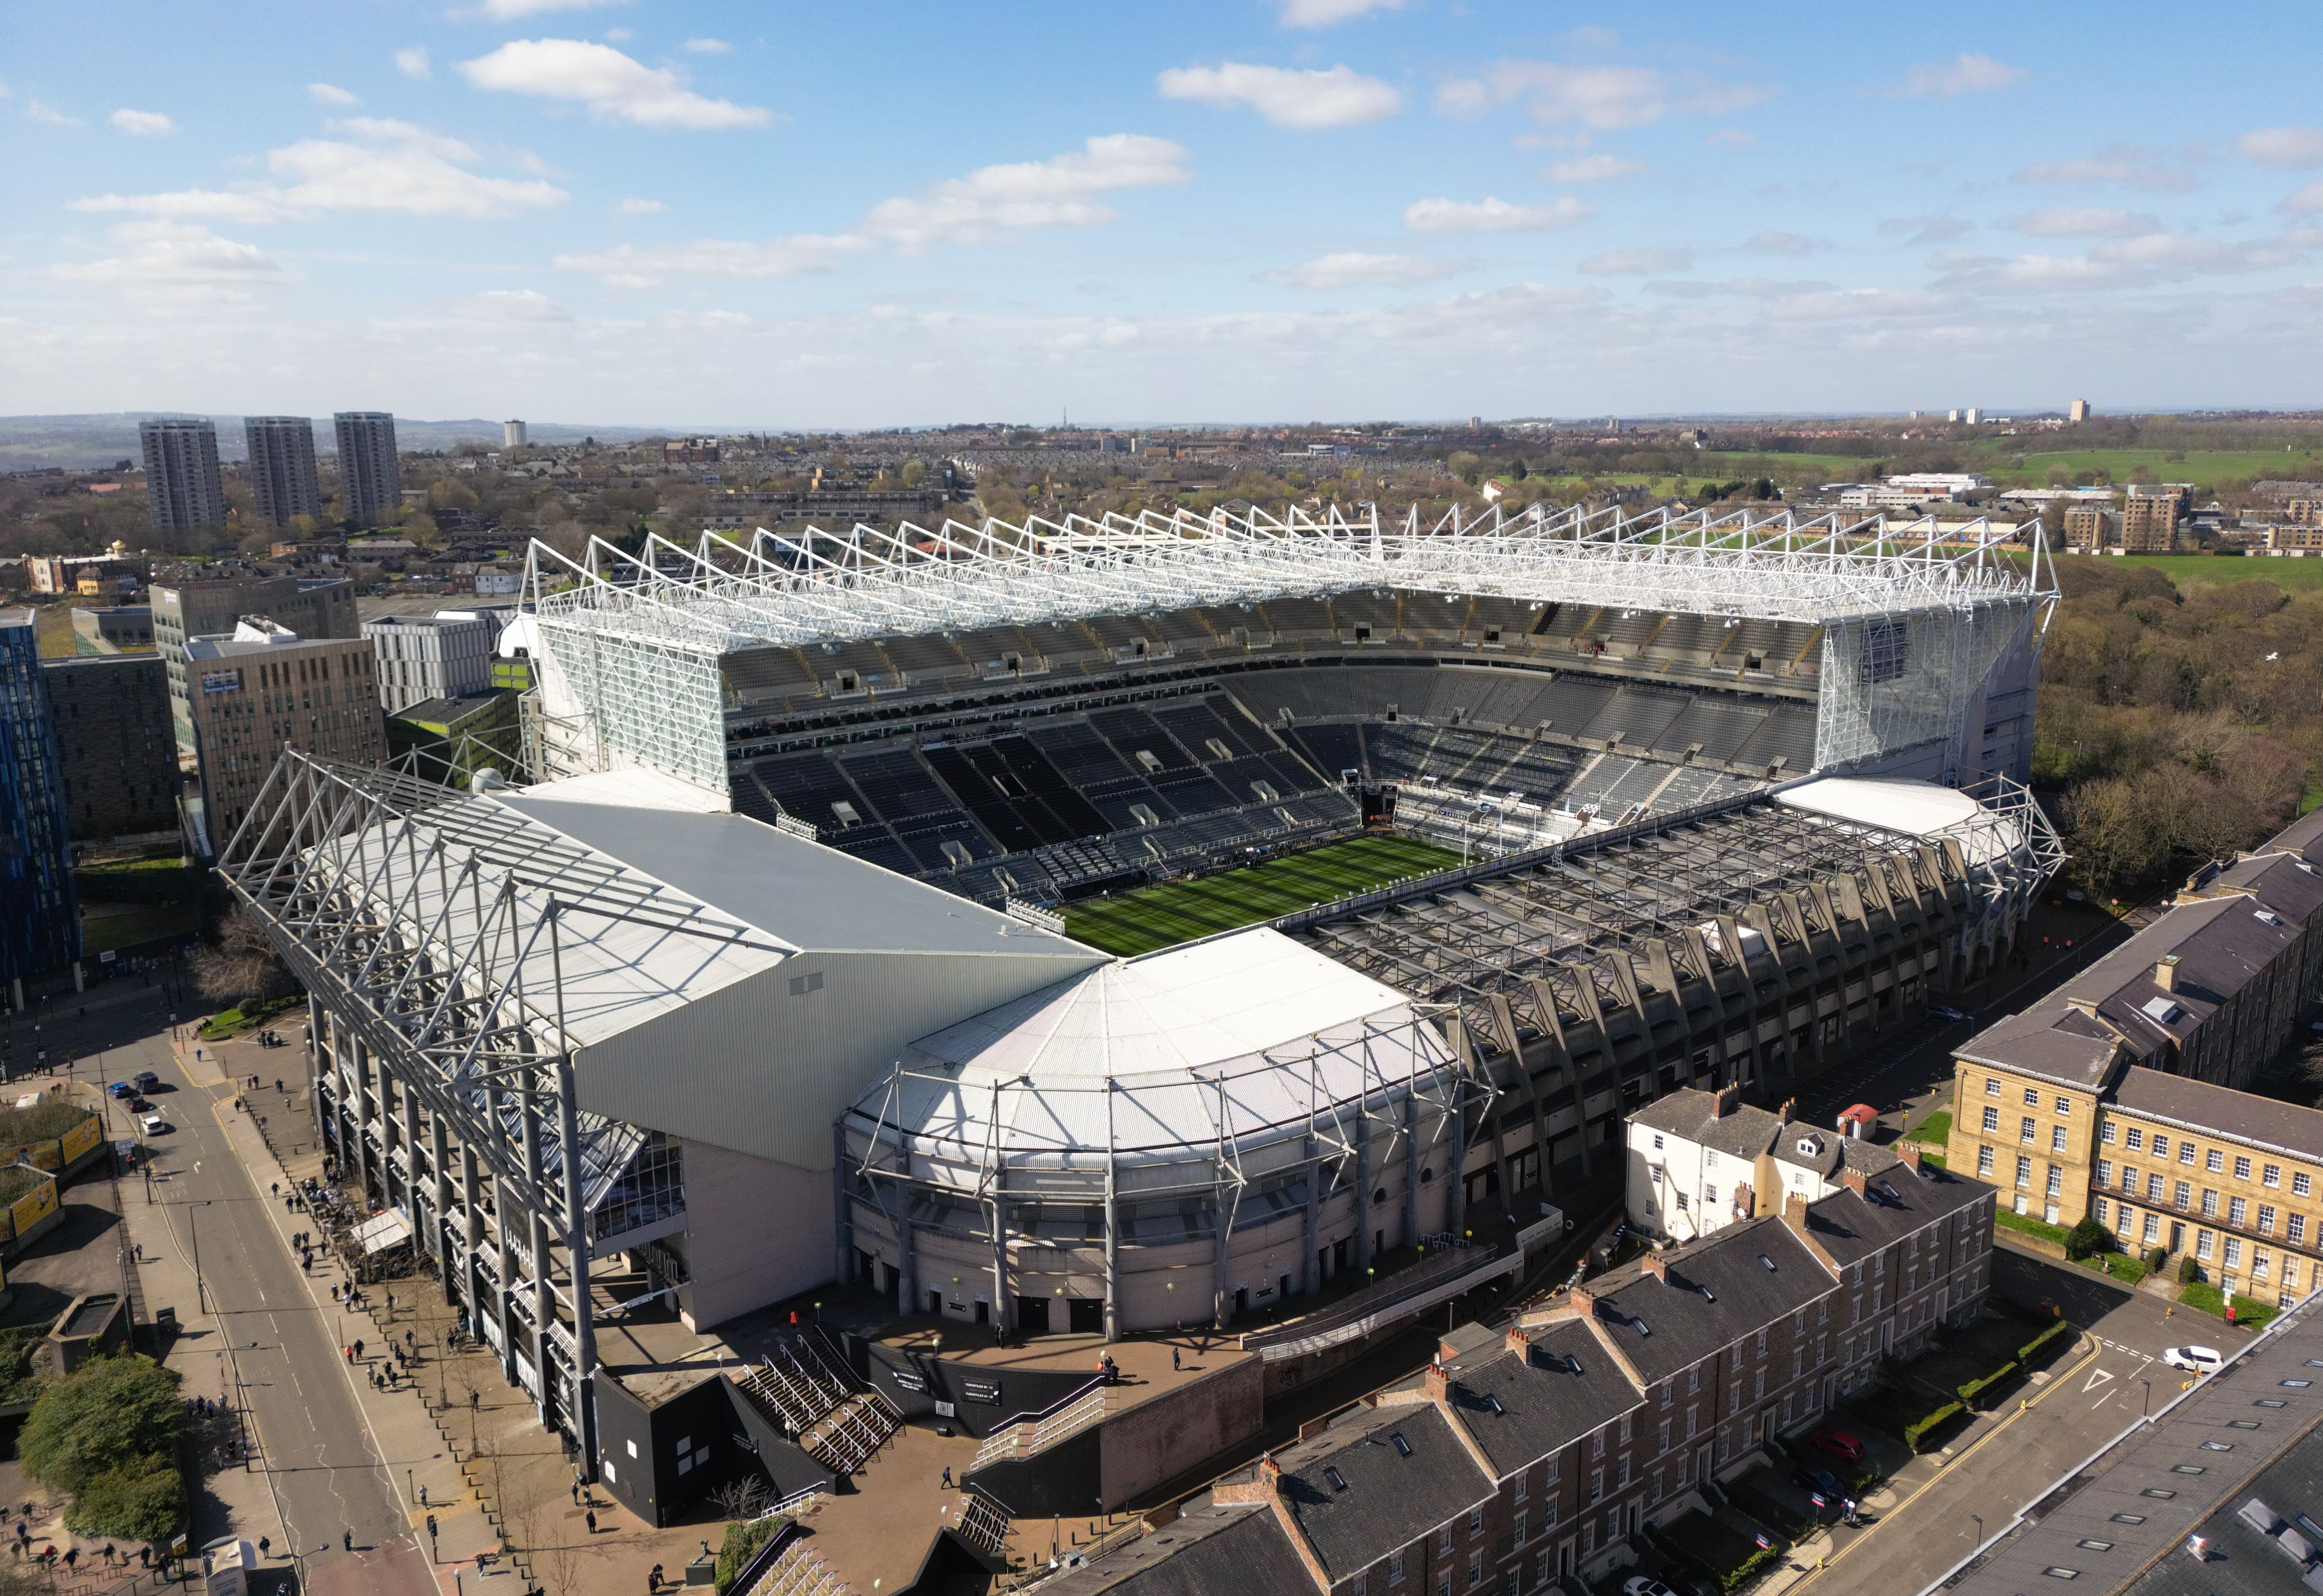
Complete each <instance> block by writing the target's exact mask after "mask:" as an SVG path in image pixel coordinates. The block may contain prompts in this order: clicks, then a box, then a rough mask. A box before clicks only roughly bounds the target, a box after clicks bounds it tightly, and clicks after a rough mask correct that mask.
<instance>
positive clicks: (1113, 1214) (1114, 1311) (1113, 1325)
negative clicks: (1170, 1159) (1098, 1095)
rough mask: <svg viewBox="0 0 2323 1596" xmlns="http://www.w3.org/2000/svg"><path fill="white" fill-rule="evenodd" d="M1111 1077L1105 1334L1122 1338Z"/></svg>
mask: <svg viewBox="0 0 2323 1596" xmlns="http://www.w3.org/2000/svg"><path fill="white" fill-rule="evenodd" d="M1114 1090H1115V1087H1114V1084H1113V1078H1112V1077H1110V1076H1107V1077H1106V1082H1105V1338H1106V1340H1107V1341H1119V1340H1120V1339H1121V1252H1120V1244H1119V1243H1120V1236H1121V1209H1120V1206H1119V1204H1118V1202H1117V1201H1116V1197H1117V1195H1118V1194H1117V1191H1116V1178H1115V1174H1114V1167H1113V1094H1114Z"/></svg>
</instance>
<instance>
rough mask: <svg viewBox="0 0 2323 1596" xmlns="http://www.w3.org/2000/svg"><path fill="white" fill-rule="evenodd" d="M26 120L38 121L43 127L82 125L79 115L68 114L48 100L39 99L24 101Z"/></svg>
mask: <svg viewBox="0 0 2323 1596" xmlns="http://www.w3.org/2000/svg"><path fill="white" fill-rule="evenodd" d="M24 120H25V121H27V122H37V123H39V124H41V126H43V127H78V126H79V125H80V118H79V117H78V116H68V115H65V114H64V113H63V112H62V111H60V110H58V109H57V108H56V107H55V106H54V105H50V104H49V102H48V101H46V100H39V99H35V100H27V101H25V102H24Z"/></svg>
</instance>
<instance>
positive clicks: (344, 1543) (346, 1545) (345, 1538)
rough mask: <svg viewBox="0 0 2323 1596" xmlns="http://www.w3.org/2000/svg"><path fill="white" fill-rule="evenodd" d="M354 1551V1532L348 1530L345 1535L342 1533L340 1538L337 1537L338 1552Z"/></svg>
mask: <svg viewBox="0 0 2323 1596" xmlns="http://www.w3.org/2000/svg"><path fill="white" fill-rule="evenodd" d="M354 1549H355V1532H354V1531H353V1530H352V1529H350V1530H348V1531H347V1532H346V1533H344V1535H342V1536H339V1550H340V1551H342V1552H352V1551H353V1550H354Z"/></svg>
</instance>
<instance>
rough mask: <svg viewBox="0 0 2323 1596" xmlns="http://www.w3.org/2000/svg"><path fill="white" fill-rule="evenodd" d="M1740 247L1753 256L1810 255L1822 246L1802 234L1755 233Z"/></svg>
mask: <svg viewBox="0 0 2323 1596" xmlns="http://www.w3.org/2000/svg"><path fill="white" fill-rule="evenodd" d="M1742 247H1743V248H1744V249H1746V250H1749V252H1751V253H1752V254H1754V255H1810V254H1813V252H1815V251H1816V250H1818V249H1821V248H1822V247H1823V246H1822V244H1821V243H1818V242H1816V241H1815V240H1814V239H1812V238H1809V237H1808V236H1807V235H1806V234H1804V233H1756V234H1751V235H1750V237H1749V238H1748V239H1745V240H1744V241H1743V243H1742Z"/></svg>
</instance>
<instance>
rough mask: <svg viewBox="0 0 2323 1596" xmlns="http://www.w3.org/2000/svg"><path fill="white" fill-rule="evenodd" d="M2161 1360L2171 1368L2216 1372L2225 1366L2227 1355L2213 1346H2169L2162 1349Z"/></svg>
mask: <svg viewBox="0 0 2323 1596" xmlns="http://www.w3.org/2000/svg"><path fill="white" fill-rule="evenodd" d="M2162 1362H2165V1363H2167V1364H2169V1365H2170V1367H2171V1368H2172V1369H2190V1370H2192V1371H2194V1372H2195V1373H2197V1374H2216V1373H2217V1371H2219V1370H2221V1369H2223V1368H2225V1367H2226V1366H2227V1355H2226V1354H2225V1353H2222V1352H2220V1351H2219V1350H2218V1349H2217V1348H2216V1347H2214V1346H2171V1347H2164V1348H2162Z"/></svg>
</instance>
